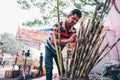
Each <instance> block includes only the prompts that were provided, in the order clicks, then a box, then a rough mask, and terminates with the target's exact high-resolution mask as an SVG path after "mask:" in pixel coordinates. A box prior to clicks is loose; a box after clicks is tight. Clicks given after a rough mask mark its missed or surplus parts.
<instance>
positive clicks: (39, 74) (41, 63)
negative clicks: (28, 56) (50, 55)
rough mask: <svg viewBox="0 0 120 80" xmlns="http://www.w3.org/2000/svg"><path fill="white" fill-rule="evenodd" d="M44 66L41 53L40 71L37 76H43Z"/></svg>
mask: <svg viewBox="0 0 120 80" xmlns="http://www.w3.org/2000/svg"><path fill="white" fill-rule="evenodd" d="M42 66H43V53H42V52H41V53H40V66H39V71H38V74H37V76H42V75H43V69H42Z"/></svg>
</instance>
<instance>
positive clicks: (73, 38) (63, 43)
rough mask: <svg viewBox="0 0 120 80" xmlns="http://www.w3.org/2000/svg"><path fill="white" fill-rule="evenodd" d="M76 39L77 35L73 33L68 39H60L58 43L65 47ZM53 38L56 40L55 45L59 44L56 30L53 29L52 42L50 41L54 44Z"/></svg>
mask: <svg viewBox="0 0 120 80" xmlns="http://www.w3.org/2000/svg"><path fill="white" fill-rule="evenodd" d="M76 37H77V35H76V34H75V33H74V34H73V35H72V36H71V37H70V38H68V39H60V41H61V42H60V43H61V44H62V45H65V44H67V43H72V42H75V40H76ZM54 38H55V39H56V43H57V44H58V43H59V39H58V30H57V29H54V30H53V36H52V40H51V43H52V44H54Z"/></svg>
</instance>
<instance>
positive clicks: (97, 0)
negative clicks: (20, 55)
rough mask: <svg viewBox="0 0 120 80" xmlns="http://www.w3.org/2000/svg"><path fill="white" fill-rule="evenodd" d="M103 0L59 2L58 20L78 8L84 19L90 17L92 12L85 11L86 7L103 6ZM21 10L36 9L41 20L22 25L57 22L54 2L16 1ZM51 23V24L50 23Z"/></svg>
mask: <svg viewBox="0 0 120 80" xmlns="http://www.w3.org/2000/svg"><path fill="white" fill-rule="evenodd" d="M104 2H105V0H60V1H59V5H60V19H61V20H63V19H65V18H66V13H67V11H68V10H69V9H73V8H78V9H80V10H82V12H83V14H84V15H85V16H86V17H92V15H91V14H93V10H91V11H86V10H85V7H86V6H93V7H94V6H96V5H98V6H99V8H101V7H102V6H103V3H104ZM17 3H18V4H20V5H21V9H24V10H28V9H31V8H32V7H36V8H38V9H39V10H40V13H41V17H42V19H39V18H38V19H34V20H33V21H26V22H23V24H22V25H24V26H29V27H33V26H35V25H39V26H46V25H49V24H50V23H53V22H56V21H57V11H56V0H18V1H17ZM51 21H53V22H51Z"/></svg>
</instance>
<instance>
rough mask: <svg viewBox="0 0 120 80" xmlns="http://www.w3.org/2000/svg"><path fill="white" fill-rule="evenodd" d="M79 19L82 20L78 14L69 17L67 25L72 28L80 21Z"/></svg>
mask: <svg viewBox="0 0 120 80" xmlns="http://www.w3.org/2000/svg"><path fill="white" fill-rule="evenodd" d="M79 19H80V17H79V16H77V15H76V14H74V15H72V16H68V20H67V23H68V25H69V26H70V27H72V26H73V25H75V24H76V23H77V22H78V21H79Z"/></svg>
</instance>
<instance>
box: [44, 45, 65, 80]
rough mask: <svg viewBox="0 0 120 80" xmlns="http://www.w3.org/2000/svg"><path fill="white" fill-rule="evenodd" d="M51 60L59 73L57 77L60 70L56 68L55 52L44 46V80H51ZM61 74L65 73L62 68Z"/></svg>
mask: <svg viewBox="0 0 120 80" xmlns="http://www.w3.org/2000/svg"><path fill="white" fill-rule="evenodd" d="M53 58H54V60H55V62H56V65H57V68H58V72H59V75H60V68H59V66H58V60H57V55H56V52H55V51H53V50H51V49H49V48H48V47H47V46H45V67H46V80H52V70H53ZM63 73H65V69H64V67H63Z"/></svg>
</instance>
